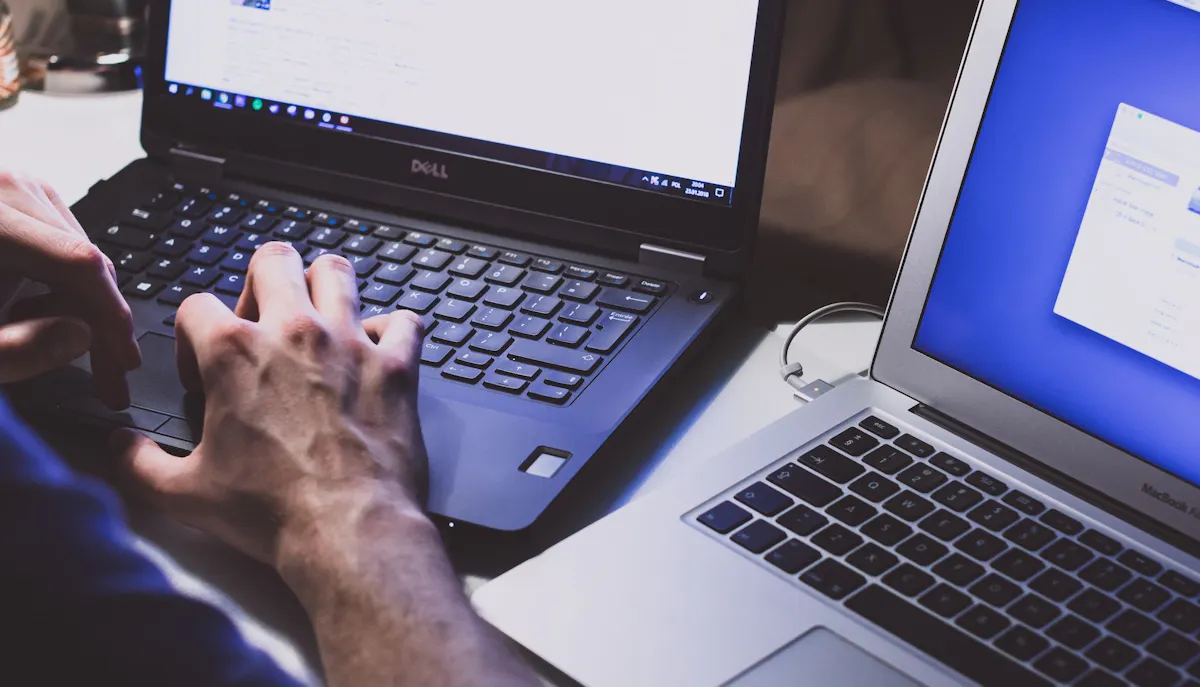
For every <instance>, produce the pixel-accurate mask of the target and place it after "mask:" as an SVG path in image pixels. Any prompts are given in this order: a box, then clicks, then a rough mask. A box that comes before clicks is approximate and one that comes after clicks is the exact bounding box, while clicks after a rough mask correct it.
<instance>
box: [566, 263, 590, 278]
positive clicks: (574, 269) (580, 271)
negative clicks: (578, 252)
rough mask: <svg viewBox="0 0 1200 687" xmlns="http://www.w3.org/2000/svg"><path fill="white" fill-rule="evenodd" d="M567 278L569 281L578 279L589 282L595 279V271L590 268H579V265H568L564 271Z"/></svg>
mask: <svg viewBox="0 0 1200 687" xmlns="http://www.w3.org/2000/svg"><path fill="white" fill-rule="evenodd" d="M566 275H567V277H569V278H571V279H579V280H581V281H591V280H593V279H595V278H596V270H594V269H592V268H591V267H580V266H579V265H570V266H568V267H567V271H566Z"/></svg>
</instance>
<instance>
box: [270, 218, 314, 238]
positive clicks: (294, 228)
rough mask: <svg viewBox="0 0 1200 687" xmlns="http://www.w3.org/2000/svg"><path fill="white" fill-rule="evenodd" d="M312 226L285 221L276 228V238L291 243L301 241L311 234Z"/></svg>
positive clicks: (290, 220)
mask: <svg viewBox="0 0 1200 687" xmlns="http://www.w3.org/2000/svg"><path fill="white" fill-rule="evenodd" d="M312 231H313V228H312V225H311V224H307V223H305V222H300V221H298V220H294V219H285V220H283V221H282V222H280V223H279V225H278V226H276V227H275V236H277V237H278V238H281V239H287V240H289V241H300V240H302V239H304V237H306V236H308V235H309V234H311V233H312Z"/></svg>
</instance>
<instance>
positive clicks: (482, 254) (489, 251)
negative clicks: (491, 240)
mask: <svg viewBox="0 0 1200 687" xmlns="http://www.w3.org/2000/svg"><path fill="white" fill-rule="evenodd" d="M499 254H500V251H498V250H496V249H495V248H488V247H487V246H471V248H470V249H468V250H467V255H470V256H471V257H473V258H479V259H481V260H495V259H496V256H497V255H499Z"/></svg>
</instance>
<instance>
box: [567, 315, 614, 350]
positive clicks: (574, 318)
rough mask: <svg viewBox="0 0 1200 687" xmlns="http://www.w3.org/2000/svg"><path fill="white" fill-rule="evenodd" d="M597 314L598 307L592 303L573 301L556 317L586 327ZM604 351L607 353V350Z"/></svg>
mask: <svg viewBox="0 0 1200 687" xmlns="http://www.w3.org/2000/svg"><path fill="white" fill-rule="evenodd" d="M599 315H600V308H597V307H596V306H594V305H587V304H586V303H573V304H569V305H567V307H566V309H565V310H563V312H562V314H561V315H559V316H558V319H560V320H562V321H563V322H569V323H571V324H577V325H579V326H581V327H587V326H588V325H590V324H591V323H592V322H594V321H595V320H596V317H597V316H599ZM604 352H605V353H607V352H608V351H604Z"/></svg>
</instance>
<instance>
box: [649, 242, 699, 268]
mask: <svg viewBox="0 0 1200 687" xmlns="http://www.w3.org/2000/svg"><path fill="white" fill-rule="evenodd" d="M706 260H707V258H705V257H704V256H703V255H696V254H695V253H686V252H684V251H681V250H675V249H674V248H665V247H663V246H656V245H654V244H652V243H643V244H642V249H641V251H640V252H639V254H638V262H639V263H641V264H643V265H646V266H647V267H654V268H656V269H660V270H670V271H672V272H682V273H684V274H694V275H698V276H703V275H704V263H705V261H706Z"/></svg>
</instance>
